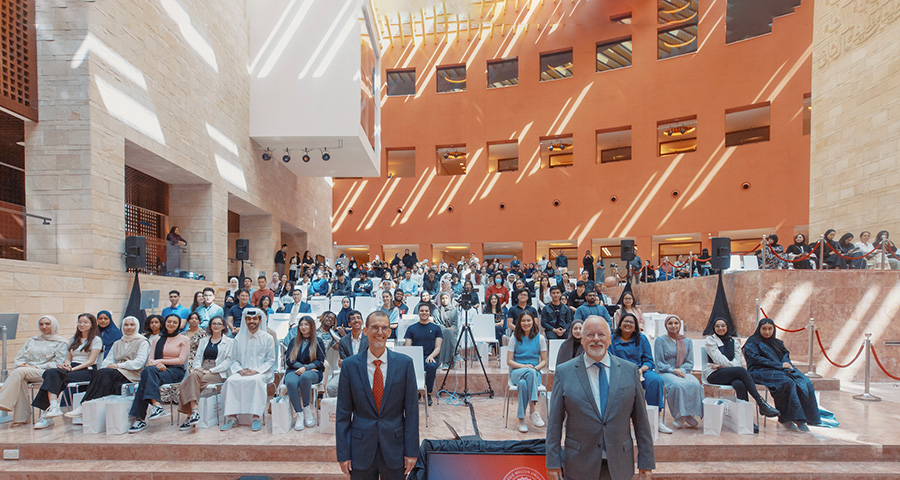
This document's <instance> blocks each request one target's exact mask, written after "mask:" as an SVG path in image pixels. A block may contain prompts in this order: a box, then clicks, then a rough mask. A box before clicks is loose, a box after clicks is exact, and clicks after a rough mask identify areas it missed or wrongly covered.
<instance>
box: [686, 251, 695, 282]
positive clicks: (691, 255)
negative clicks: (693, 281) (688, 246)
mask: <svg viewBox="0 0 900 480" xmlns="http://www.w3.org/2000/svg"><path fill="white" fill-rule="evenodd" d="M687 261H688V262H689V263H688V265H690V267H689V268H690V270H688V273H689V274H690V276H689V277H688V278H694V252H689V253H688V259H687Z"/></svg>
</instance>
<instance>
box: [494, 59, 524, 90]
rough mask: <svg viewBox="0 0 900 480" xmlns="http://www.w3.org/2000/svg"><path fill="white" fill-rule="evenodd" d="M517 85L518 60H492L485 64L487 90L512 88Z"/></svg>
mask: <svg viewBox="0 0 900 480" xmlns="http://www.w3.org/2000/svg"><path fill="white" fill-rule="evenodd" d="M518 84H519V59H518V58H512V59H509V60H492V61H489V62H488V64H487V88H501V87H513V86H516V85H518Z"/></svg>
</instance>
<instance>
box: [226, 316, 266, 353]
mask: <svg viewBox="0 0 900 480" xmlns="http://www.w3.org/2000/svg"><path fill="white" fill-rule="evenodd" d="M256 315H259V317H260V320H259V329H257V330H256V332H257V333H259V332H266V331H267V330H268V319H267V317H266V312H264V311H263V309H261V308H255V307H252V308H245V309H244V312H243V314H242V315H241V328H240V329H239V330H238V333H237V335H235V336H234V351H235V352H237V353H238V358H240V359H241V361H242V362H245V361H246V359H247V358H249V357H248V354H250V353H255V352H249V351H248V348H249V347H250V331H249V329H248V328H247V327H246V325H247V317H249V316H256Z"/></svg>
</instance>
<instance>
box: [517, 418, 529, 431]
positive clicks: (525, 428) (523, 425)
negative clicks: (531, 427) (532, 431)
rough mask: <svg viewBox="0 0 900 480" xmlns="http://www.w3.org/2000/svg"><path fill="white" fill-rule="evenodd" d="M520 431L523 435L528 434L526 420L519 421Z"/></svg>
mask: <svg viewBox="0 0 900 480" xmlns="http://www.w3.org/2000/svg"><path fill="white" fill-rule="evenodd" d="M519 431H520V432H522V433H528V425H525V419H524V418H520V419H519Z"/></svg>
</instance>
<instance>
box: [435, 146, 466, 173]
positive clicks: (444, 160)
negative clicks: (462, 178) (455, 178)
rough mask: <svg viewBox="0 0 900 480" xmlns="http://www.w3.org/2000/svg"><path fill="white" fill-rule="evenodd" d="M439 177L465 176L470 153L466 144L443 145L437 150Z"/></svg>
mask: <svg viewBox="0 0 900 480" xmlns="http://www.w3.org/2000/svg"><path fill="white" fill-rule="evenodd" d="M436 152H437V164H438V169H437V173H438V175H465V174H466V165H467V164H468V158H467V157H468V153H467V152H466V146H465V145H464V144H459V145H443V146H439V147H437V149H436Z"/></svg>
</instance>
